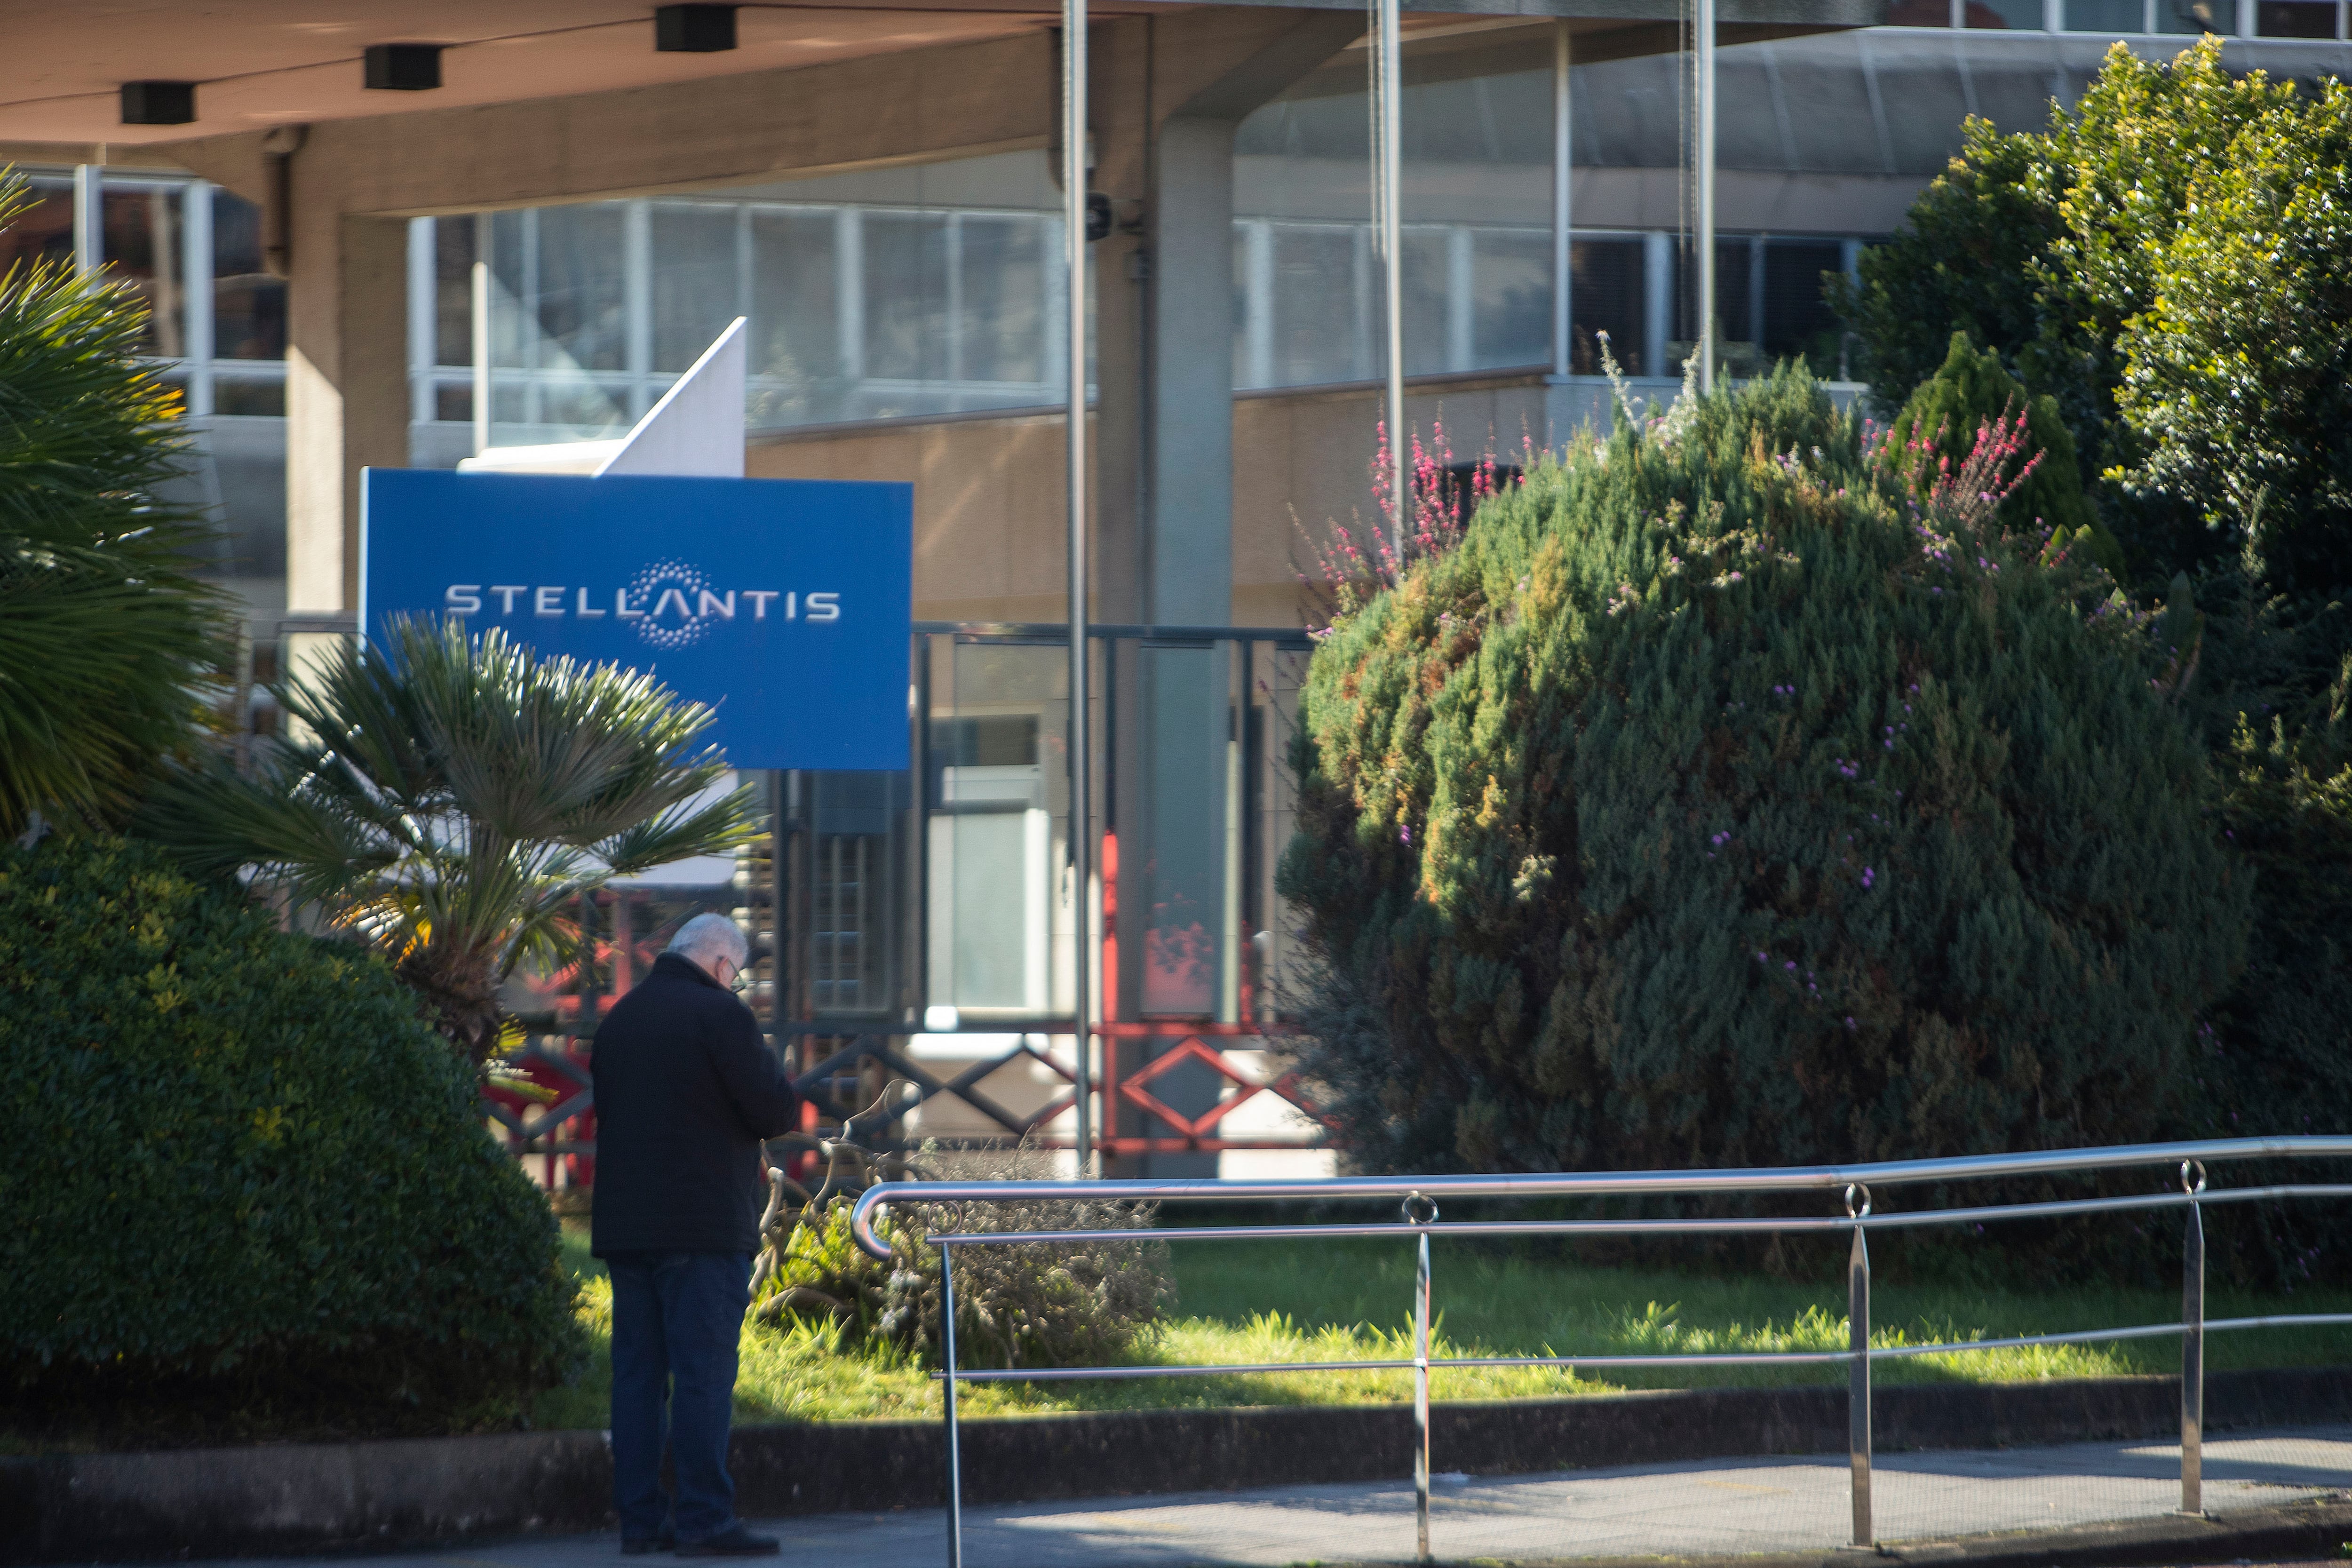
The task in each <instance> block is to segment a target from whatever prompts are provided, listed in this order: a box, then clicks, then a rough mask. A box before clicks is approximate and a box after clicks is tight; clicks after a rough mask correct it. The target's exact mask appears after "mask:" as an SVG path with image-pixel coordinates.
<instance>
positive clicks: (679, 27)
mask: <svg viewBox="0 0 2352 1568" xmlns="http://www.w3.org/2000/svg"><path fill="white" fill-rule="evenodd" d="M654 47H655V48H656V49H657V50H659V51H660V52H661V53H663V54H666V55H715V54H719V53H721V52H723V51H725V50H728V49H731V48H733V47H735V7H734V6H732V5H657V6H656V7H655V8H654Z"/></svg>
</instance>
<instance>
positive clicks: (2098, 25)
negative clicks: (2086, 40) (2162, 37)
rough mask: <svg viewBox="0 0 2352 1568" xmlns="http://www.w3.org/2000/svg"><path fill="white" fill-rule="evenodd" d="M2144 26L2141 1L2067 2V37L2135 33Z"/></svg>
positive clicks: (2101, 0)
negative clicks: (2089, 34)
mask: <svg viewBox="0 0 2352 1568" xmlns="http://www.w3.org/2000/svg"><path fill="white" fill-rule="evenodd" d="M2145 25H2146V17H2145V16H2143V15H2142V13H2141V10H2140V0H2066V30H2067V31H2068V32H2070V33H2137V32H2139V31H2141V30H2142V29H2143V28H2144V26H2145Z"/></svg>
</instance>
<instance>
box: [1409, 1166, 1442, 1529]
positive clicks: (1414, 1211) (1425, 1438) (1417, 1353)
mask: <svg viewBox="0 0 2352 1568" xmlns="http://www.w3.org/2000/svg"><path fill="white" fill-rule="evenodd" d="M1404 1217H1405V1219H1406V1220H1407V1221H1408V1222H1409V1223H1411V1224H1413V1225H1430V1224H1433V1223H1434V1222H1435V1220H1436V1218H1437V1205H1436V1204H1435V1203H1434V1202H1433V1201H1432V1200H1430V1199H1428V1198H1425V1197H1423V1196H1422V1195H1421V1194H1419V1193H1413V1194H1409V1195H1408V1196H1407V1197H1406V1198H1405V1200H1404ZM1415 1240H1416V1242H1417V1244H1418V1245H1417V1246H1416V1247H1415V1250H1414V1254H1413V1271H1412V1505H1413V1522H1414V1525H1415V1527H1416V1528H1415V1538H1416V1541H1417V1542H1418V1546H1419V1552H1420V1555H1419V1558H1418V1561H1420V1562H1423V1563H1426V1562H1428V1561H1429V1560H1430V1555H1429V1233H1428V1232H1427V1231H1423V1233H1422V1234H1421V1235H1420V1236H1419V1237H1416V1238H1415Z"/></svg>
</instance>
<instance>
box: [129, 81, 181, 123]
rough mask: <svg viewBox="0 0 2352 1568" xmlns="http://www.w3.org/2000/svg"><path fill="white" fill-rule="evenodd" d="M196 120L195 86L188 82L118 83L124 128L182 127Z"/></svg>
mask: <svg viewBox="0 0 2352 1568" xmlns="http://www.w3.org/2000/svg"><path fill="white" fill-rule="evenodd" d="M195 117H196V84H195V83H194V82H192V81H126V82H124V83H123V84H122V123H123V124H125V125H185V124H187V123H188V122H189V121H192V120H194V119H195Z"/></svg>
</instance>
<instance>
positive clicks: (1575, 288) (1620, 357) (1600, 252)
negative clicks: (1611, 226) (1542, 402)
mask: <svg viewBox="0 0 2352 1568" xmlns="http://www.w3.org/2000/svg"><path fill="white" fill-rule="evenodd" d="M1547 247H1549V241H1547ZM1568 265H1569V294H1568V298H1569V305H1570V309H1571V310H1574V311H1575V312H1576V331H1575V332H1574V334H1573V336H1572V338H1571V340H1570V361H1569V368H1570V371H1572V372H1573V373H1574V374H1578V375H1599V374H1601V342H1600V337H1599V334H1600V333H1602V332H1607V333H1608V334H1609V354H1610V357H1611V358H1612V359H1614V360H1615V361H1616V362H1617V368H1618V369H1619V370H1621V371H1622V372H1623V373H1624V374H1627V375H1664V374H1666V372H1665V371H1664V370H1663V369H1661V368H1660V367H1658V366H1656V365H1651V364H1644V363H1643V361H1642V342H1643V333H1642V327H1643V303H1644V301H1643V279H1642V242H1641V241H1640V240H1638V239H1580V240H1575V241H1573V242H1571V243H1570V246H1569V250H1568Z"/></svg>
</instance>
